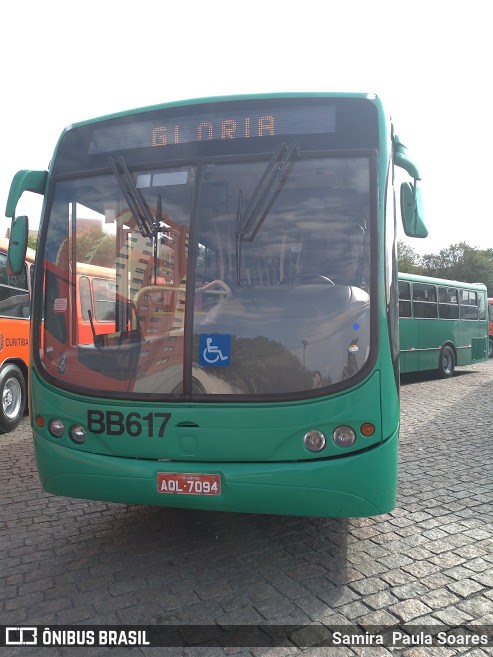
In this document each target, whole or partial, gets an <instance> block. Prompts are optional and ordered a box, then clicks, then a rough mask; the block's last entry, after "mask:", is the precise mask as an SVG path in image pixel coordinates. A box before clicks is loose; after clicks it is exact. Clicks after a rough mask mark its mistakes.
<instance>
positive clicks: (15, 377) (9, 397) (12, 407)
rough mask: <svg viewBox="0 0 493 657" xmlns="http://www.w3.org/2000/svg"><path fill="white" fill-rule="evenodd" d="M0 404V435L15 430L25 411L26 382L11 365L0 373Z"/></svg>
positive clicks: (6, 366) (14, 366)
mask: <svg viewBox="0 0 493 657" xmlns="http://www.w3.org/2000/svg"><path fill="white" fill-rule="evenodd" d="M0 402H1V403H0V433H8V432H9V431H13V430H14V429H15V428H16V426H17V425H18V424H19V422H20V421H21V420H22V417H23V415H24V411H25V410H26V382H25V380H24V376H23V375H22V372H21V371H20V369H19V368H18V367H17V366H16V365H13V364H12V363H9V364H8V365H5V367H3V368H2V370H1V371H0Z"/></svg>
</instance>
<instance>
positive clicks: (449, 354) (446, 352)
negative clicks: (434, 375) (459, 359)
mask: <svg viewBox="0 0 493 657" xmlns="http://www.w3.org/2000/svg"><path fill="white" fill-rule="evenodd" d="M454 372H455V354H454V350H453V349H452V347H450V346H449V345H445V346H444V347H442V350H441V352H440V360H439V361H438V376H439V377H440V378H441V379H448V378H450V377H451V376H453V375H454Z"/></svg>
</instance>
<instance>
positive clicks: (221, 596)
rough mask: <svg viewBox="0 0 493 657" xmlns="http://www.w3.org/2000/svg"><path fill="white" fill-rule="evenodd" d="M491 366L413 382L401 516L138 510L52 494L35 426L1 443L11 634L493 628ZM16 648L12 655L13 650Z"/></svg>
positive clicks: (445, 652) (2, 557) (24, 651)
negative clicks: (42, 473)
mask: <svg viewBox="0 0 493 657" xmlns="http://www.w3.org/2000/svg"><path fill="white" fill-rule="evenodd" d="M492 402H493V361H490V362H488V363H484V364H482V365H478V366H474V367H470V368H467V369H464V368H463V369H461V370H460V371H459V372H458V373H457V375H456V376H455V377H454V378H453V379H452V380H449V381H440V380H436V379H426V378H424V377H420V378H414V379H407V380H406V381H404V382H403V386H402V430H401V449H400V476H399V496H398V504H397V509H396V510H395V511H394V512H393V513H392V514H388V515H385V516H379V517H376V518H371V519H350V520H330V519H328V520H327V519H307V518H298V517H295V518H286V517H279V516H259V515H247V514H240V515H236V514H225V513H207V512H195V511H178V510H166V509H164V510H163V509H159V508H152V507H145V508H139V507H133V506H125V505H120V504H106V503H98V502H86V501H79V500H69V499H66V498H60V497H54V496H51V495H48V494H46V493H44V492H43V491H42V489H41V488H40V485H39V481H38V477H37V473H36V470H35V465H34V460H33V452H32V445H31V436H30V429H29V426H28V422H27V419H26V420H25V421H24V422H23V423H22V425H21V426H20V428H19V429H18V430H17V431H15V432H14V433H12V434H9V435H5V436H1V437H0V514H1V515H0V530H1V534H0V538H1V541H0V613H1V618H2V620H1V623H2V624H9V625H12V624H13V625H25V624H29V625H35V624H36V625H38V624H39V625H43V626H45V625H50V624H78V625H79V624H80V625H83V624H87V623H92V622H94V623H97V624H113V625H118V624H126V623H130V624H153V623H157V624H165V623H178V624H187V623H194V624H215V623H220V624H264V623H269V624H276V623H277V624H310V623H325V624H328V625H331V626H336V625H340V624H344V623H345V624H347V623H361V624H364V625H373V624H375V625H393V624H399V623H401V624H402V623H418V624H419V623H423V624H427V623H445V624H462V623H471V622H474V623H480V624H489V625H490V626H491V625H493V450H492V438H493V430H492V426H493V403H492ZM2 650H3V653H2V655H9V657H10V655H23V656H26V657H27V656H29V657H30V655H43V656H44V657H51V655H68V654H74V655H75V654H77V655H86V654H87V655H100V654H101V655H107V654H111V655H117V654H122V655H123V654H124V655H146V656H147V655H160V656H161V655H176V656H189V655H190V656H193V657H199V656H200V657H203V656H205V655H220V654H224V653H226V654H230V653H232V654H239V655H242V656H243V655H254V656H255V657H256V656H257V655H266V654H268V655H273V656H274V655H275V656H281V657H287V656H289V655H294V654H300V653H301V654H303V655H313V656H315V655H316V656H317V657H318V656H319V655H337V656H339V655H341V656H342V657H344V656H346V655H348V656H349V655H368V656H370V655H371V657H379V656H380V655H390V654H396V653H397V651H398V652H399V654H402V655H404V657H422V656H423V657H424V656H425V655H426V656H433V655H439V656H440V657H449V655H455V654H467V655H468V656H469V657H482V656H484V655H490V654H493V648H488V647H486V648H481V647H472V648H460V649H459V648H457V647H439V648H438V647H412V646H410V647H407V648H404V649H395V650H391V649H387V648H384V647H379V646H376V647H368V648H362V647H356V648H355V647H347V646H343V647H339V648H316V649H315V648H303V649H301V650H297V649H294V648H292V647H290V648H288V647H286V648H275V649H273V648H271V649H265V648H246V647H243V648H227V649H221V648H205V647H204V648H151V649H149V648H147V649H146V648H113V649H108V648H99V649H96V648H94V649H81V648H79V649H76V648H73V649H69V648H67V649H60V648H44V649H43V650H42V651H41V653H40V652H39V649H29V648H26V647H22V648H21V647H19V648H3V649H2V648H0V652H1V651H2ZM7 651H9V652H7Z"/></svg>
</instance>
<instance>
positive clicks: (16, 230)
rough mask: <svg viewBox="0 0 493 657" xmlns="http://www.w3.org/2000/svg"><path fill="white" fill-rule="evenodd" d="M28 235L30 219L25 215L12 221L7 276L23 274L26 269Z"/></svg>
mask: <svg viewBox="0 0 493 657" xmlns="http://www.w3.org/2000/svg"><path fill="white" fill-rule="evenodd" d="M28 234H29V228H28V219H27V217H26V216H25V215H23V216H21V217H16V218H15V219H12V225H11V227H10V238H9V251H8V255H7V274H9V275H17V274H21V273H22V271H23V269H24V263H25V261H26V250H27V238H28Z"/></svg>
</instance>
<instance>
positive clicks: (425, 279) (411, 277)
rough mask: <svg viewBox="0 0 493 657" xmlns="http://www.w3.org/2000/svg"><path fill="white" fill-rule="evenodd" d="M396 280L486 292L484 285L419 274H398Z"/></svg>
mask: <svg viewBox="0 0 493 657" xmlns="http://www.w3.org/2000/svg"><path fill="white" fill-rule="evenodd" d="M398 278H399V280H401V281H412V282H415V283H431V284H435V285H453V286H454V287H467V288H472V289H475V288H476V289H478V290H481V291H484V290H486V285H485V284H484V283H467V282H466V281H455V280H452V279H448V278H436V277H435V276H423V275H421V274H408V273H406V272H399V273H398Z"/></svg>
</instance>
